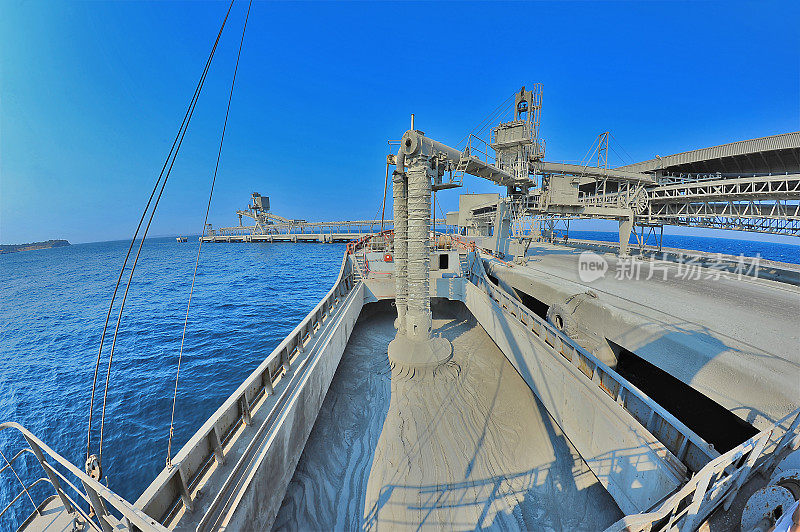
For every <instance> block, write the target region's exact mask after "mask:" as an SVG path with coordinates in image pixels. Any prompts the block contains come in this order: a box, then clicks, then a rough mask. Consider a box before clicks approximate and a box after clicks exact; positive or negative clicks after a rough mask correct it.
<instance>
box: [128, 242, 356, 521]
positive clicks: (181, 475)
mask: <svg viewBox="0 0 800 532" xmlns="http://www.w3.org/2000/svg"><path fill="white" fill-rule="evenodd" d="M349 260H350V258H349V255H348V254H345V255H344V257H343V259H342V265H341V268H340V270H339V276H338V277H337V279H336V281H335V282H334V284H333V286H332V287H331V289H330V290H329V291H328V293H327V295H326V296H325V297H323V298H322V299H321V300H320V302H319V303H318V304H317V305H316V306H315V307H314V309H313V310H311V312H309V313H308V314H307V315H306V317H305V318H304V319H303V320H302V321H301V322H300V323H299V324H298V325H297V326H296V327H295V328H294V330H292V332H291V333H289V334H288V335H287V336H286V337H285V338H284V339H283V341H282V342H281V343H280V344H278V346H277V347H276V348H275V349H274V350H273V351H272V352H271V353H270V354H269V355H267V357H266V358H265V359H264V360H263V362H261V364H259V366H258V367H257V368H256V369H255V370H254V371H253V372H252V373H251V374H250V375H249V376H248V377H247V379H245V381H244V382H243V383H242V384H241V385H240V386H239V387H238V388H237V389H236V390H235V391H234V392H233V393H232V394H231V395H230V396H229V397H228V399H227V400H226V401H225V402H224V403H223V404H222V405H221V406H220V407H219V408H218V409H217V410H216V411H215V412H214V413H213V414H212V415H211V417H209V419H208V420H207V421H206V422H205V423H204V424H203V425H202V426H201V427H200V429H199V430H198V431H197V432H196V433H195V434H194V435H193V436H192V437H191V438H190V439H189V440H188V441H187V442H186V444H185V445H184V446H183V447H182V448H181V449H180V450H179V451H178V453H177V454H176V455H175V457H174V458H173V465H172V467H171V468H165V469H164V470H162V472H161V473H160V474H159V475H158V477H156V479H155V480H154V481H153V482H152V483H151V485H150V486H149V487H148V488H147V489H146V490H145V492H144V493H143V494H142V495H141V496H140V497H139V500H137V502H136V505H137V506H139V507H141V508H142V509H143V510H144V511H145V512H146V513H148V514H151V515H152V514H153V513H154V512H156V510H155V509H153V508H151V505H153V504H161V503H163V502H164V501H163V497H167V496H168V497H170V498H171V500H170V502H169V504H168V509H167V511H166V514H164V515H159V516H158V519H159V520H162V521H163V520H164V519H166V518H169V517H170V515H172V514H173V513H174V511H176V509H177V505H178V504H179V503H180V502H182V503H183V504H184V506H186V507H187V508H191V507H192V504H193V501H192V497H191V495H190V490H193V489H194V488H196V487H197V485H198V483H199V482H200V479H201V477H203V474H204V472H205V471H207V469H208V467H210V465H211V463H212V462H213V461H214V460H217V461H218V462H220V463H221V462H223V461H224V460H225V458H226V450H225V447H226V446H227V445H228V443H229V439H230V438H231V437H232V435H233V434H235V432H236V430H238V429H239V428H240V427H241V426H242V425H243V424H244V425H249V424H250V423H251V422H252V416H253V415H254V413H256V412H257V410H254V409H253V408H252V407H253V406H254V405H256V403H257V402H258V401H260V400H261V398H262V397H263V396H264V394H266V395H267V396H271V395H277V393H278V392H277V390H276V386H279V385H280V383H281V382H283V377H284V376H285V375H287V374H288V373H289V372H290V371H291V368H292V367H293V362H292V360H293V358H295V357H296V356H297V355H299V354H300V353H303V352H304V351H305V345H306V344H307V343H310V342H311V341H312V338H313V337H314V336H315V335H316V333H317V331H318V330H320V329H321V328H322V326H323V323H328V319H329V318H330V317H331V316H332V315H334V313H335V312H336V311H337V310H338V309H339V307H340V303H342V302H343V301H344V299H345V296H346V295H347V294H349V293H350V292H351V291H352V290H353V289H354V288H355V287H356V285H357V280H356V279H355V278H354V276H353V270H352V265H351V263H350V262H349ZM359 282H360V281H359ZM259 408H260V407H259ZM173 483H174V484H173ZM176 484H177V486H178V492H177V493H174V494H173V493H172V491H171V490H173V489H175V485H176ZM164 490H167V492H168V495H164V493H165V492H164Z"/></svg>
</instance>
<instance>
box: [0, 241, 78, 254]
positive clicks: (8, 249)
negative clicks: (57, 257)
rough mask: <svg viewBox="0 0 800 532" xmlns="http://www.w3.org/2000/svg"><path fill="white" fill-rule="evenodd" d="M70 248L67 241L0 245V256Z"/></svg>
mask: <svg viewBox="0 0 800 532" xmlns="http://www.w3.org/2000/svg"><path fill="white" fill-rule="evenodd" d="M62 246H69V242H67V241H66V240H45V241H44V242H30V243H28V244H4V245H0V255H5V254H6V253H15V252H17V251H33V250H35V249H50V248H60V247H62Z"/></svg>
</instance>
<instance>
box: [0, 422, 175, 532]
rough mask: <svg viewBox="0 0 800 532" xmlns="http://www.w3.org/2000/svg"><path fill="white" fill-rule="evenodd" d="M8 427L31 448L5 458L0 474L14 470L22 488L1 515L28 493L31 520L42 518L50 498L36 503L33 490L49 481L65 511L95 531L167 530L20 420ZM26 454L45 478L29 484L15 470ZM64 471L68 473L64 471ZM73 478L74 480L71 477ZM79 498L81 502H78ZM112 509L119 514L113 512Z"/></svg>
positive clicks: (1, 426)
mask: <svg viewBox="0 0 800 532" xmlns="http://www.w3.org/2000/svg"><path fill="white" fill-rule="evenodd" d="M9 429H11V430H16V431H18V432H19V433H20V434H21V435H22V437H23V438H25V441H26V442H27V444H28V447H25V448H23V449H21V450H19V451H18V452H17V453H16V454H15V455H14V456H13V457H12V458H11V460H5V459H4V462H5V465H4V466H3V467H2V468H0V474H2V473H3V472H6V471H8V472H11V473H13V475H14V476H15V477H16V479H17V481H18V483H19V484H20V485H21V487H22V489H21V490H20V492H19V493H18V494H17V495H16V496H15V497H14V498H13V499H12V500H11V502H10V503H9V504H8V505H7V506H6V507H5V508H4V509H3V510H2V511H0V518H2V517H3V515H4V514H5V513H6V512H8V511H9V510H10V509H11V508H12V507H13V505H14V504H15V503H16V502H17V501H19V500H20V499H22V495H23V494H25V495H27V499H28V500H30V502H31V504H32V505H33V513H32V514H31V517H30V518H29V522H30V519H33V520H35V519H36V518H37V517H43V514H42V506H43V503H45V502H47V501H48V500H49V499H50V497H48V498H46V499H44V500H43V501H40V502H39V503H38V504H37V503H36V502H35V501H34V500H33V497H32V496H31V493H30V492H31V489H32V488H34V487H35V486H37V485H39V484H40V483H46V484H50V486H51V488H52V489H53V491H54V492H55V496H56V497H58V498H59V500H60V502H61V505H62V506H63V511H65V512H67V513H68V514H70V515H72V516H73V519H79V520H80V521H81V522H83V523H85V524H86V525H87V526H89V527H90V528H92V529H93V530H100V531H103V532H110V531H111V530H114V529H116V528H117V525H118V524H119V523H122V524H123V526H124V527H126V528H127V529H129V530H130V529H132V528H133V527H136V528H138V529H139V530H142V531H164V532H165V531H166V529H165V528H164V527H163V526H161V525H160V524H159V523H157V522H156V521H155V520H153V519H151V518H150V517H149V516H147V515H146V514H145V513H144V512H142V511H141V510H139V509H137V508H135V507H134V506H133V505H132V504H131V503H129V502H128V501H126V500H125V499H123V498H122V497H120V496H119V495H117V494H115V493H114V492H112V491H111V490H110V489H108V488H107V487H106V486H104V485H102V484H101V483H100V482H98V481H97V480H95V479H93V478H91V477H89V475H87V474H86V473H84V472H83V471H81V470H80V469H78V468H77V467H75V466H74V465H73V464H72V463H70V462H69V461H68V460H67V459H66V458H64V457H63V456H61V455H60V454H58V453H56V452H55V451H53V450H52V449H51V448H50V447H48V446H47V445H46V444H45V443H43V442H42V441H41V440H40V439H39V438H37V437H36V436H34V435H33V434H32V433H31V432H30V431H29V430H27V429H26V428H25V427H23V426H22V425H20V424H19V423H14V422H7V423H2V424H0V432H3V431H5V430H9ZM26 453H30V454H32V455H33V456H35V457H36V460H37V461H38V463H39V465H40V466H41V468H42V470H43V471H44V473H45V476H44V477H41V478H37V479H36V480H34V481H33V482H31V483H30V484H26V483H25V481H24V480H23V479H22V478H21V477H20V476H19V475H18V474H17V471H16V469H14V463H15V462H16V460H17V459H18V458H20V457H21V456H23V455H25V454H26ZM3 457H4V458H5V455H3ZM56 466H59V467H56ZM60 469H61V470H60ZM62 470H63V471H65V472H62ZM70 477H71V478H72V480H70ZM76 483H80V485H81V486H82V488H83V489H80V488H78V487H77V486H76ZM65 488H67V489H65ZM70 494H72V495H70ZM76 499H78V501H80V502H77V501H76ZM112 511H113V512H115V513H116V514H117V515H118V516H119V517H117V515H114V514H112ZM52 518H53V517H52V516H50V517H48V520H52Z"/></svg>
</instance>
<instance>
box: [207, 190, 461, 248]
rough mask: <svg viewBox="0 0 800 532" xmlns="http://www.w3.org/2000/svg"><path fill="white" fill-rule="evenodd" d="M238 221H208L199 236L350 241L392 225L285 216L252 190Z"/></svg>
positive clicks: (228, 239)
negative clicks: (216, 224) (218, 224)
mask: <svg viewBox="0 0 800 532" xmlns="http://www.w3.org/2000/svg"><path fill="white" fill-rule="evenodd" d="M236 214H237V215H238V216H239V225H236V226H232V227H220V228H217V229H214V228H213V227H212V226H211V224H208V225H207V226H206V227H205V230H204V231H203V235H202V236H201V237H200V240H201V241H202V242H222V243H229V244H230V243H247V242H293V243H302V242H313V243H323V244H329V243H333V242H350V241H351V240H358V239H359V238H363V237H365V236H367V235H370V234H374V233H378V232H381V231H384V230H387V229H392V228H394V220H393V219H391V218H389V219H383V220H340V221H333V222H309V221H307V220H301V219H292V218H285V217H283V216H278V215H277V214H273V213H272V212H270V207H269V197H267V196H262V195H261V194H259V193H258V192H253V193H252V194H251V203H250V205H248V206H247V208H246V209H243V210H238V211H236ZM243 217H247V218H251V219H252V220H253V221H254V223H253V224H252V225H242V218H243ZM445 223H446V220H445V219H438V220H436V221H435V224H434V227H439V228H443V227H444V226H445Z"/></svg>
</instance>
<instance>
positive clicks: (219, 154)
mask: <svg viewBox="0 0 800 532" xmlns="http://www.w3.org/2000/svg"><path fill="white" fill-rule="evenodd" d="M252 5H253V0H250V2H249V3H248V4H247V14H246V15H245V17H244V26H243V27H242V38H241V40H240V41H239V51H238V53H237V54H236V66H235V67H234V68H233V79H232V80H231V90H230V93H229V94H228V107H227V108H226V110H225V121H224V122H223V123H222V134H221V135H220V139H219V150H218V151H217V163H216V165H215V166H214V176H213V177H212V178H211V190H210V191H209V193H208V203H207V204H206V215H205V218H204V219H203V227H205V226H206V224H207V223H208V213H209V211H210V210H211V197H212V196H213V195H214V184H215V183H216V182H217V172H218V171H219V161H220V159H221V158H222V143H223V142H224V141H225V130H226V129H227V127H228V116H229V115H230V112H231V100H232V99H233V87H234V85H235V84H236V73H237V72H238V71H239V59H240V58H241V56H242V45H243V44H244V33H245V30H247V20H248V18H250V8H251V7H252ZM201 249H203V240H202V239H201V240H200V245H199V246H197V258H196V259H195V262H194V273H193V274H192V287H191V288H190V289H189V302H188V303H187V304H186V317H185V318H184V320H183V334H182V335H181V348H180V352H179V353H178V369H177V371H176V372H175V392H174V394H173V396H172V414H171V417H170V421H169V441H168V442H167V467H169V466H170V465H172V464H171V453H172V433H173V427H174V423H175V403H176V402H177V400H178V379H179V377H180V374H181V360H182V359H183V345H184V342H185V341H186V327H187V325H188V323H189V309H190V308H191V306H192V295H193V294H194V282H195V279H196V278H197V267H198V265H199V264H200V250H201Z"/></svg>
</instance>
